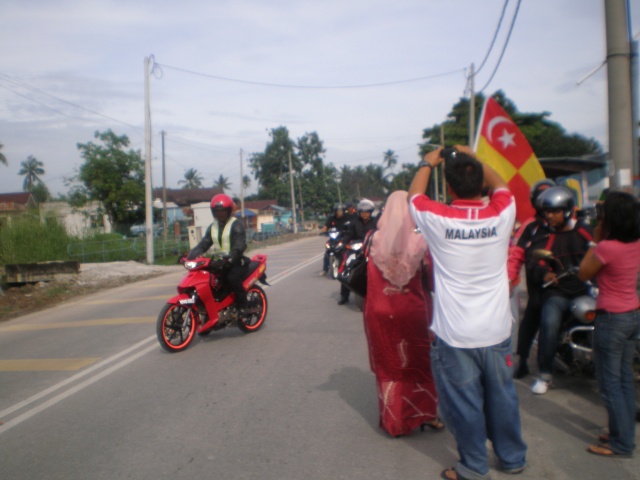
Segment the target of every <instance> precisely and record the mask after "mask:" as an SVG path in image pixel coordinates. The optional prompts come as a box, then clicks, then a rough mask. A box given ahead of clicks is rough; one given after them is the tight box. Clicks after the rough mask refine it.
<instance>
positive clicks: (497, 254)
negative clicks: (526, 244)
mask: <svg viewBox="0 0 640 480" xmlns="http://www.w3.org/2000/svg"><path fill="white" fill-rule="evenodd" d="M456 148H457V150H454V151H452V152H451V153H448V154H447V159H446V164H445V170H444V173H445V179H446V182H447V187H448V190H449V193H451V196H452V197H453V203H452V204H451V205H445V204H442V203H439V202H436V201H433V200H430V199H429V198H428V197H427V196H426V195H424V192H425V191H426V188H427V184H428V182H429V176H430V175H431V171H432V170H433V168H435V167H436V166H438V165H439V164H440V163H442V161H443V157H442V156H441V152H442V151H443V150H442V148H439V149H437V150H434V151H432V152H429V153H428V154H427V155H426V156H425V158H424V160H423V161H422V162H420V163H419V164H418V167H419V169H418V172H417V173H416V176H415V178H414V179H413V182H412V183H411V187H410V188H409V195H408V197H409V201H410V211H411V215H412V216H413V218H414V220H415V221H416V223H417V225H418V228H420V230H421V231H422V234H423V235H424V236H425V238H426V240H427V244H428V245H429V250H430V251H431V255H432V257H433V268H434V280H435V289H434V290H435V294H436V296H435V308H434V317H433V325H432V327H431V328H432V330H433V331H434V332H435V334H436V338H435V340H434V342H433V345H432V346H431V366H432V369H433V374H434V377H435V380H436V387H437V390H438V397H439V399H440V412H441V414H442V415H443V418H444V421H445V423H446V425H447V427H448V428H449V429H450V430H451V432H453V435H454V437H455V439H456V443H457V446H458V453H459V454H460V461H459V462H457V463H456V465H455V466H454V467H452V468H449V469H447V470H445V471H443V472H442V476H443V477H444V478H447V479H451V480H455V479H457V478H464V479H469V480H472V479H473V480H475V479H485V478H488V474H489V465H488V463H487V447H486V441H487V439H489V440H491V443H492V445H493V449H494V451H495V453H496V455H497V457H498V460H499V461H500V468H501V469H502V470H503V471H505V472H508V473H520V472H521V471H523V470H524V468H525V465H526V459H525V456H526V449H527V447H526V445H525V443H524V442H523V440H522V435H521V430H520V413H519V411H518V397H517V395H516V391H515V386H514V384H513V379H512V359H511V325H512V317H511V311H510V307H509V282H508V279H507V250H508V248H509V239H510V236H511V231H512V229H513V225H514V221H515V201H514V198H513V195H512V194H511V192H510V191H509V189H508V188H507V185H506V184H505V183H504V181H503V180H502V179H501V178H500V177H499V176H498V174H497V173H496V172H495V171H494V170H493V169H491V168H490V167H489V166H487V165H484V164H482V163H480V162H479V161H478V160H476V159H475V158H474V157H473V154H472V152H471V150H470V149H469V148H468V147H456ZM483 180H484V182H486V185H487V186H488V187H489V188H490V189H491V190H492V192H493V194H492V196H491V199H490V201H489V203H485V202H483V201H482V196H481V194H482V186H483Z"/></svg>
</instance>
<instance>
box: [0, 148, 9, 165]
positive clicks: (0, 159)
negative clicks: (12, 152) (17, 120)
mask: <svg viewBox="0 0 640 480" xmlns="http://www.w3.org/2000/svg"><path fill="white" fill-rule="evenodd" d="M2 147H4V145H3V144H1V143H0V150H2ZM0 163H2V164H3V165H9V162H8V161H7V157H5V155H4V153H0Z"/></svg>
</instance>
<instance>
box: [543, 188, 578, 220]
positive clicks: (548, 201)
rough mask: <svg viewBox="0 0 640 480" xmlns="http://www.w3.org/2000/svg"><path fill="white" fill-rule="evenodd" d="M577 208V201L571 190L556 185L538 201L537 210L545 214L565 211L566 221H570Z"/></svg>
mask: <svg viewBox="0 0 640 480" xmlns="http://www.w3.org/2000/svg"><path fill="white" fill-rule="evenodd" d="M575 206H576V199H575V197H574V195H573V191H572V190H571V189H570V188H567V187H563V186H560V185H556V186H555V187H551V188H547V189H546V190H544V191H543V192H542V193H541V194H540V195H539V196H538V199H537V200H536V204H535V207H536V210H538V211H539V212H543V211H544V210H551V209H556V208H559V209H561V210H564V219H565V221H566V220H569V218H571V215H572V214H573V209H574V207H575Z"/></svg>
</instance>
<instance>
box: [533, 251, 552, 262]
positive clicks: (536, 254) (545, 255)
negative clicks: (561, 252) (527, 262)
mask: <svg viewBox="0 0 640 480" xmlns="http://www.w3.org/2000/svg"><path fill="white" fill-rule="evenodd" d="M531 255H532V256H533V259H534V260H551V259H552V258H553V253H552V252H551V250H545V249H544V248H538V249H536V250H534V251H533V252H532V253H531Z"/></svg>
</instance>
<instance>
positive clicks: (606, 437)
mask: <svg viewBox="0 0 640 480" xmlns="http://www.w3.org/2000/svg"><path fill="white" fill-rule="evenodd" d="M598 440H599V441H600V443H609V434H608V433H601V434H600V435H598Z"/></svg>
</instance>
